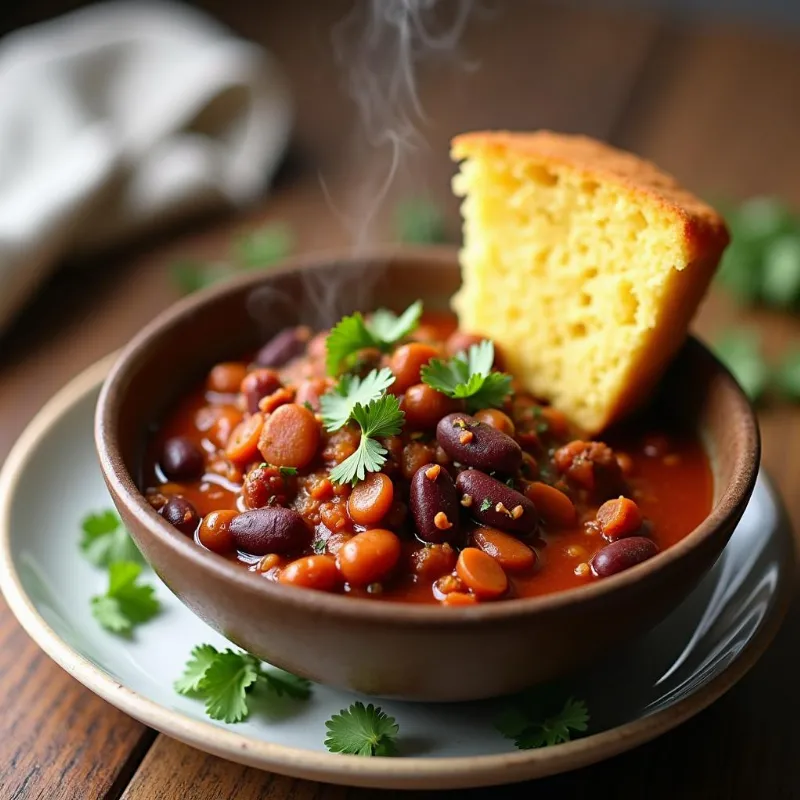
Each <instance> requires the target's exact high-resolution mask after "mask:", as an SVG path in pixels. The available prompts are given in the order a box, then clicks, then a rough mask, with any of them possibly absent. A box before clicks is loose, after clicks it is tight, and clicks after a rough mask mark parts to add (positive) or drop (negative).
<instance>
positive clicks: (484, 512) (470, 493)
mask: <svg viewBox="0 0 800 800" xmlns="http://www.w3.org/2000/svg"><path fill="white" fill-rule="evenodd" d="M456 488H457V489H458V491H459V492H460V493H461V495H462V496H461V499H460V503H461V505H462V506H464V507H466V508H467V509H468V510H469V513H470V514H472V516H473V517H475V519H477V520H478V521H479V522H481V523H483V524H484V525H487V526H488V527H490V528H500V530H503V531H511V532H512V533H521V534H525V533H531V532H532V531H533V530H535V528H536V525H537V523H538V521H539V519H538V515H537V514H536V508H535V506H534V505H533V503H531V501H530V500H528V498H527V497H525V495H523V494H520V493H519V492H518V491H516V489H512V488H511V487H510V486H506V484H504V483H502V482H501V481H498V480H497V479H496V478H493V477H492V476H491V475H486V474H485V473H483V472H479V471H478V470H477V469H465V470H464V471H463V472H459V474H458V477H457V478H456Z"/></svg>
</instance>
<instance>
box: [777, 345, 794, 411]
mask: <svg viewBox="0 0 800 800" xmlns="http://www.w3.org/2000/svg"><path fill="white" fill-rule="evenodd" d="M775 385H776V387H777V389H778V391H780V392H781V394H783V395H784V396H785V397H787V398H789V399H790V400H794V401H795V402H800V348H799V349H796V350H791V351H790V352H789V353H787V354H786V355H785V356H784V358H783V360H782V361H781V362H780V364H778V367H777V368H776V370H775Z"/></svg>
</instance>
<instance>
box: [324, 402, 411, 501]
mask: <svg viewBox="0 0 800 800" xmlns="http://www.w3.org/2000/svg"><path fill="white" fill-rule="evenodd" d="M352 416H353V419H354V420H355V421H356V422H357V423H358V424H359V425H360V426H361V441H360V442H359V443H358V448H357V449H356V451H355V452H354V453H353V454H352V455H350V456H348V457H347V458H346V459H345V460H344V461H342V463H341V464H337V465H336V466H335V467H334V468H333V469H332V470H331V472H330V475H329V477H330V479H331V480H332V481H333V482H334V483H339V484H342V483H352V484H354V485H355V484H356V483H357V482H358V481H363V480H364V478H365V477H366V474H367V472H379V471H380V469H381V467H382V466H383V465H384V464H385V463H386V452H387V451H386V448H385V447H384V446H383V445H382V444H381V443H380V442H379V441H377V440H378V439H379V438H382V437H386V436H394V435H395V434H397V433H400V428H401V427H402V425H403V419H404V418H405V414H404V413H403V412H402V411H401V410H400V403H399V401H398V399H397V398H396V397H395V396H394V395H393V394H385V395H383V397H380V398H378V399H377V400H373V401H372V402H371V403H369V404H368V405H366V406H363V405H361V404H360V403H356V405H355V406H354V407H353V414H352Z"/></svg>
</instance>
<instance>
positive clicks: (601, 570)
mask: <svg viewBox="0 0 800 800" xmlns="http://www.w3.org/2000/svg"><path fill="white" fill-rule="evenodd" d="M657 553H658V546H657V545H656V543H655V542H654V541H652V539H647V538H646V537H644V536H630V537H629V538H627V539H620V540H619V541H616V542H612V543H611V544H607V545H606V546H605V547H604V548H603V549H602V550H598V552H596V553H595V554H594V556H593V558H592V560H591V566H592V572H594V574H595V575H597V577H598V578H607V577H608V576H609V575H616V574H617V573H618V572H622V571H623V570H626V569H630V568H631V567H635V566H636V565H637V564H641V563H642V562H643V561H647V559H648V558H652V557H653V556H654V555H656V554H657Z"/></svg>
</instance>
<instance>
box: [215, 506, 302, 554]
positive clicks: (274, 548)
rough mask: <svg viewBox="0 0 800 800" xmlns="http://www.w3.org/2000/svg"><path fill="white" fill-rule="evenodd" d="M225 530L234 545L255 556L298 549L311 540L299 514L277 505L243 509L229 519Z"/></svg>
mask: <svg viewBox="0 0 800 800" xmlns="http://www.w3.org/2000/svg"><path fill="white" fill-rule="evenodd" d="M229 530H230V532H231V535H232V536H233V540H234V542H235V543H236V547H237V548H238V549H239V550H242V551H244V552H245V553H252V554H253V555H255V556H265V555H266V554H267V553H288V552H291V551H293V550H302V549H303V548H304V547H305V546H306V545H307V544H308V543H309V542H310V541H311V531H310V530H309V529H308V528H307V527H306V524H305V522H304V521H303V518H302V517H301V516H300V514H298V513H297V512H296V511H292V509H290V508H281V507H280V506H267V507H266V508H256V509H253V510H252V511H245V512H244V513H242V514H239V516H238V517H236V518H235V519H233V520H231V522H230V524H229Z"/></svg>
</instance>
